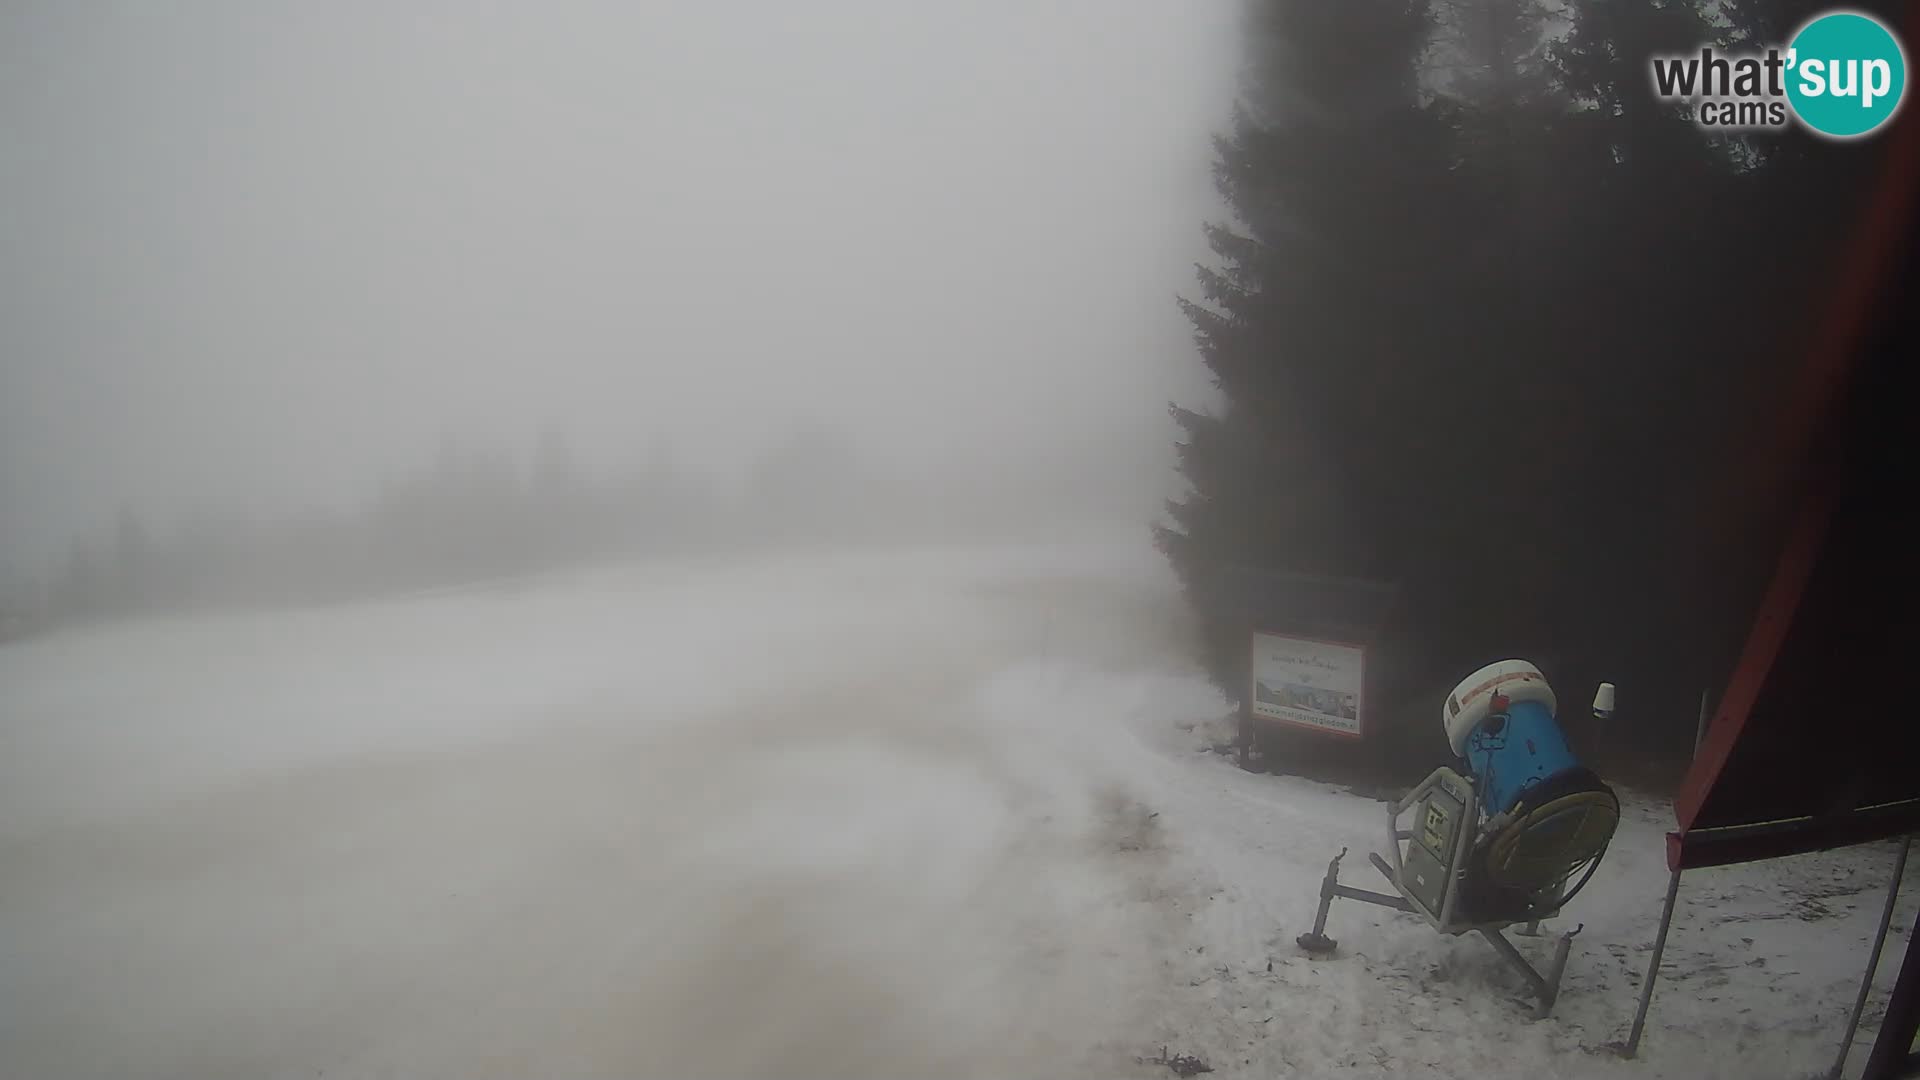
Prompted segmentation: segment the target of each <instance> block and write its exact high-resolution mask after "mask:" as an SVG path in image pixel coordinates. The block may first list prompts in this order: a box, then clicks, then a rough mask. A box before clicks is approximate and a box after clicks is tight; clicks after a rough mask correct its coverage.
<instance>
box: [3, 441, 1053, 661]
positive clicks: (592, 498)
mask: <svg viewBox="0 0 1920 1080" xmlns="http://www.w3.org/2000/svg"><path fill="white" fill-rule="evenodd" d="M921 479H923V478H914V477H898V476H889V475H888V474H886V473H885V472H884V471H883V470H882V469H881V468H880V467H879V466H878V465H876V464H875V463H874V462H873V461H872V460H871V459H870V458H869V456H867V455H865V454H864V453H863V452H862V451H861V450H860V449H859V448H857V447H855V446H854V445H852V444H851V443H850V442H849V441H847V440H846V439H844V438H842V437H841V436H839V435H838V434H837V433H836V432H835V431H833V430H831V429H828V428H825V427H819V426H802V427H798V428H796V429H794V430H793V431H791V432H790V433H788V434H786V435H784V436H782V437H780V438H778V439H776V440H774V441H773V442H772V443H770V444H769V445H768V446H767V447H766V448H765V449H764V450H763V451H762V452H761V453H760V454H759V455H758V456H757V457H756V458H755V459H754V460H753V461H752V462H750V463H749V464H748V465H747V467H746V468H745V469H744V470H733V471H730V472H727V473H725V474H724V475H723V473H722V471H721V470H719V469H713V468H704V467H699V466H696V465H693V464H689V463H686V462H681V461H676V460H675V459H674V457H673V455H672V454H671V453H670V452H669V451H668V450H667V449H666V448H665V447H664V446H663V447H662V448H660V449H659V450H657V451H656V452H655V453H653V454H652V455H651V458H650V459H649V460H647V461H645V462H642V463H640V464H638V465H637V466H634V467H629V468H625V469H604V468H589V467H587V466H584V465H583V464H582V463H581V462H580V461H578V460H577V458H576V455H575V452H574V451H573V449H572V447H571V445H570V443H569V442H568V440H567V439H566V438H565V437H563V436H562V435H560V434H559V433H557V432H549V433H547V434H545V435H543V436H542V437H541V438H540V439H538V440H536V442H535V444H534V445H533V447H532V448H531V449H530V450H528V451H526V452H522V453H519V454H516V453H514V452H512V451H509V450H503V449H499V448H497V447H489V446H486V445H484V444H478V443H473V444H466V445H462V444H459V443H454V442H449V443H447V444H446V445H444V446H443V447H442V449H441V450H440V452H439V453H438V455H437V456H436V457H435V458H434V459H433V460H432V461H431V462H430V463H428V464H426V465H425V466H423V467H420V468H418V469H416V470H414V471H413V472H411V473H409V474H406V475H403V476H400V477H398V478H395V479H392V480H390V481H389V482H387V483H386V484H384V485H382V486H381V488H380V490H379V491H378V493H377V494H375V495H373V496H372V497H370V498H367V499H365V500H364V501H362V502H361V503H360V504H358V505H355V506H350V507H348V508H345V509H340V510H335V511H314V510H309V511H306V512H302V513H298V514H291V515H283V516H277V517H276V516H255V517H241V516H236V515H218V514H209V515H199V516H195V515H187V516H185V517H183V518H180V519H178V520H175V521H172V522H169V523H168V525H167V526H166V527H164V528H161V527H156V526H154V525H153V524H151V523H150V522H149V520H148V518H147V517H146V516H144V515H143V514H141V513H139V512H136V511H135V510H133V509H131V508H127V509H123V510H121V511H120V512H119V513H118V514H117V515H115V516H114V517H113V518H112V519H111V520H110V521H108V522H106V523H105V524H104V525H103V526H102V527H101V528H99V529H98V530H96V531H95V532H93V533H90V534H88V535H84V536H81V537H78V538H76V539H75V540H74V541H73V543H72V544H71V545H70V548H69V550H68V552H67V554H66V556H65V558H64V560H62V562H61V564H60V565H59V566H57V567H55V568H53V569H52V570H51V571H50V572H49V573H45V574H42V575H38V576H29V575H25V574H20V575H18V576H17V577H16V578H15V579H13V580H12V581H10V582H8V583H4V584H5V587H4V588H0V640H4V639H5V638H8V637H14V636H19V635H22V634H26V633H29V632H33V631H39V630H45V629H50V628H54V627H59V626H63V625H70V624H73V623H76V622H85V621H91V620H97V619H103V618H111V617H119V616H125V615H132V614H141V613H147V612H157V611H166V610H179V609H192V608H206V607H232V606H254V605H276V604H299V603H312V602H319V601H332V600H341V599H351V598H354V597H360V596H370V595H380V594H389V593H395V592H404V591H412V590H421V589H431V588H436V587H442V586H449V585H458V584H463V583H469V582H475V581H482V580H487V579H495V578H500V577H505V576H512V575H521V574H529V573H537V572H541V571H545V570H551V569H555V568H559V567H565V566H572V565H579V564H584V563H592V562H597V561H606V560H614V559H624V558H629V557H633V556H650V555H679V554H688V553H705V552H712V551H716V550H726V549H740V548H747V547H753V546H757V545H768V544H782V545H791V544H805V543H809V542H834V543H843V542H847V541H855V540H862V539H873V538H877V537H900V536H936V535H940V534H942V533H948V532H955V531H965V530H968V529H976V530H977V529H978V528H979V527H981V521H980V520H979V518H978V516H976V517H975V518H974V519H973V520H963V519H962V517H961V515H962V514H963V513H975V514H976V515H992V514H998V515H999V516H1000V517H1001V518H1003V519H1011V518H1013V517H1015V516H1017V515H1016V512H1015V511H1014V510H1013V509H1011V508H1008V507H1004V506H994V505H992V504H991V503H990V502H989V501H987V500H983V499H981V498H980V497H979V495H978V493H968V499H967V501H966V503H965V505H964V506H961V507H956V506H955V505H953V501H952V499H951V498H950V496H951V494H952V492H953V491H955V490H956V488H955V486H954V485H953V484H950V483H949V484H942V483H940V482H938V478H935V481H934V482H932V483H922V482H920V480H921ZM943 495H945V496H949V497H942V496H943ZM162 509H163V510H164V509H165V508H162Z"/></svg>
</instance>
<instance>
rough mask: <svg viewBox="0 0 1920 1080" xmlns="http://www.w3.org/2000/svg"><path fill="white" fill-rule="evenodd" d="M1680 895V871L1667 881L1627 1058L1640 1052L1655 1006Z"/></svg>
mask: <svg viewBox="0 0 1920 1080" xmlns="http://www.w3.org/2000/svg"><path fill="white" fill-rule="evenodd" d="M1679 895H1680V871H1678V870H1675V871H1674V872H1673V876H1672V877H1671V878H1669V879H1668V880H1667V903H1666V906H1665V907H1664V908H1663V909H1661V912H1660V933H1659V934H1657V935H1655V936H1654V939H1653V959H1652V960H1650V961H1648V962H1647V977H1646V980H1645V981H1644V982H1642V983H1641V984H1640V1008H1639V1009H1638V1010H1637V1011H1636V1012H1635V1013H1634V1014H1633V1031H1632V1032H1630V1033H1629V1034H1628V1035H1627V1045H1626V1048H1625V1050H1624V1051H1623V1053H1624V1055H1625V1056H1626V1057H1633V1056H1634V1055H1635V1054H1638V1053H1639V1052H1640V1034H1641V1032H1643V1031H1645V1030H1646V1028H1647V1006H1648V1005H1651V1004H1653V980H1654V978H1655V977H1656V976H1658V975H1659V974H1660V954H1661V953H1664V952H1666V951H1667V930H1668V928H1669V927H1671V926H1672V925H1673V901H1674V900H1675V898H1677V897H1678V896H1679Z"/></svg>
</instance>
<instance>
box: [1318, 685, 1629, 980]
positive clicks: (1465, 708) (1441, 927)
mask: <svg viewBox="0 0 1920 1080" xmlns="http://www.w3.org/2000/svg"><path fill="white" fill-rule="evenodd" d="M1613 706H1614V693H1613V686H1612V684H1610V683H1602V684H1601V687H1600V692H1599V693H1598V694H1596V695H1595V696H1594V704H1593V708H1594V715H1595V716H1598V717H1601V718H1603V719H1604V718H1605V717H1607V716H1610V715H1611V714H1612V712H1613ZM1557 709H1558V702H1557V701H1556V700H1555V698H1554V694H1553V688H1552V687H1551V686H1549V685H1548V684H1547V679H1546V676H1545V675H1542V674H1541V673H1540V669H1539V668H1537V667H1535V666H1534V665H1532V664H1530V663H1527V662H1526V661H1524V660H1503V661H1500V662H1499V663H1497V664H1489V665H1487V666H1486V667H1484V668H1481V669H1480V670H1479V671H1476V672H1474V673H1473V674H1472V675H1469V676H1467V677H1466V679H1464V680H1462V681H1461V683H1460V685H1458V686H1456V687H1454V689H1453V692H1452V693H1451V694H1448V695H1447V699H1446V701H1445V703H1444V704H1443V705H1442V706H1441V713H1440V721H1441V726H1442V728H1443V729H1444V730H1445V731H1446V735H1447V745H1448V746H1449V747H1451V748H1452V750H1453V753H1454V754H1455V756H1456V757H1458V758H1459V759H1460V761H1459V765H1460V767H1459V768H1454V767H1449V766H1442V767H1441V768H1438V769H1435V770H1434V771H1433V773H1432V774H1431V775H1429V776H1428V777H1427V778H1426V779H1425V780H1423V781H1421V782H1420V784H1419V785H1418V786H1416V787H1415V788H1414V789H1413V790H1412V791H1411V792H1409V793H1408V794H1407V795H1406V796H1405V797H1403V798H1401V799H1399V800H1397V801H1396V802H1393V803H1392V804H1390V805H1389V806H1388V807H1387V815H1386V816H1387V840H1388V845H1387V851H1388V852H1389V853H1391V856H1392V859H1391V861H1389V860H1388V859H1384V858H1382V857H1380V856H1379V855H1378V854H1373V855H1369V856H1368V858H1369V859H1370V860H1371V861H1372V863H1373V865H1374V867H1375V868H1376V869H1378V870H1379V871H1380V873H1381V874H1383V875H1385V877H1386V879H1387V881H1388V882H1389V883H1390V884H1391V885H1392V886H1393V890H1394V891H1393V893H1381V892H1374V891H1371V890H1368V889H1357V888H1354V887H1352V886H1349V885H1343V884H1341V883H1340V860H1341V859H1342V858H1343V857H1344V856H1345V855H1346V851H1345V850H1342V851H1341V852H1340V854H1339V855H1336V856H1334V858H1333V861H1332V862H1331V863H1329V864H1328V865H1327V874H1326V877H1325V878H1324V879H1323V880H1322V881H1321V883H1320V911H1319V914H1318V915H1317V916H1316V917H1315V918H1314V923H1313V929H1312V931H1310V932H1308V933H1305V934H1301V935H1300V936H1299V937H1298V938H1297V939H1296V940H1297V941H1298V943H1299V945H1300V947H1301V948H1302V949H1303V950H1305V951H1306V952H1307V953H1309V954H1311V955H1314V956H1322V957H1325V956H1331V955H1333V953H1334V952H1335V951H1336V949H1337V948H1338V943H1337V942H1335V941H1334V940H1333V939H1332V938H1330V937H1328V936H1327V934H1326V927H1327V914H1328V911H1329V909H1330V908H1331V907H1332V906H1333V901H1334V900H1335V899H1336V898H1345V899H1349V900H1359V901H1362V902H1364V903H1369V904H1375V905H1378V906H1380V907H1386V908H1392V909H1394V910H1396V911H1405V912H1409V913H1412V914H1417V915H1420V916H1422V917H1424V918H1425V919H1426V920H1427V921H1428V922H1429V923H1431V924H1433V927H1434V929H1436V930H1438V931H1439V932H1441V933H1443V934H1453V935H1457V934H1464V933H1467V932H1469V931H1473V932H1477V933H1479V934H1480V935H1481V936H1482V937H1484V938H1486V939H1487V941H1488V942H1489V943H1490V944H1492V945H1493V946H1494V947H1495V948H1496V949H1497V950H1499V952H1500V954H1501V955H1502V956H1503V957H1505V958H1506V960H1507V961H1508V963H1510V964H1511V965H1513V967H1514V968H1515V969H1516V970H1518V971H1519V972H1520V974H1521V975H1522V976H1523V977H1525V978H1526V980H1527V982H1528V983H1529V985H1531V987H1532V988H1533V990H1534V993H1535V995H1536V997H1537V999H1538V1002H1537V1005H1536V1009H1535V1015H1537V1016H1545V1015H1547V1014H1548V1013H1549V1012H1550V1011H1551V1010H1552V1008H1553V1003H1554V999H1555V998H1556V997H1558V995H1559V992H1560V975H1561V972H1562V971H1563V970H1564V969H1565V967H1566V962H1567V953H1568V950H1569V949H1570V948H1571V946H1572V941H1573V937H1574V935H1575V934H1578V933H1579V932H1580V929H1579V928H1578V927H1576V928H1575V929H1573V930H1571V931H1568V932H1567V933H1564V934H1561V935H1560V939H1559V942H1558V944H1557V945H1556V946H1555V949H1554V954H1553V961H1552V964H1551V965H1550V966H1549V967H1548V969H1547V971H1546V972H1545V973H1544V974H1543V973H1541V972H1539V971H1536V970H1535V969H1534V967H1533V965H1532V964H1530V963H1528V961H1527V959H1526V958H1525V957H1524V956H1522V955H1521V954H1520V951H1519V950H1518V949H1517V948H1516V947H1515V946H1514V944H1513V943H1512V942H1510V941H1508V940H1507V939H1506V937H1504V936H1503V935H1502V934H1501V930H1503V929H1505V928H1506V927H1509V926H1513V925H1515V924H1524V926H1525V929H1523V930H1520V931H1516V933H1522V934H1526V935H1528V936H1532V935H1533V934H1535V933H1536V932H1537V931H1538V928H1539V925H1540V923H1541V921H1542V920H1544V919H1548V918H1551V917H1553V916H1555V915H1558V914H1559V913H1560V911H1561V909H1562V908H1564V907H1565V906H1566V905H1567V902H1568V901H1570V900H1572V899H1573V897H1574V894H1576V893H1578V892H1579V891H1580V890H1581V889H1582V888H1583V887H1585V885H1586V883H1587V882H1588V881H1589V880H1591V879H1592V877H1593V874H1594V871H1595V870H1597V869H1598V868H1599V866H1600V859H1601V856H1602V855H1604V854H1605V853H1606V849H1607V845H1608V844H1609V843H1610V842H1611V841H1612V839H1613V833H1614V829H1615V828H1616V827H1618V825H1619V822H1620V803H1619V800H1618V799H1617V798H1615V796H1614V794H1613V791H1612V790H1611V789H1609V788H1608V787H1607V786H1606V785H1605V784H1603V783H1601V781H1600V778H1599V777H1598V776H1596V775H1594V773H1593V771H1592V770H1590V769H1588V768H1586V767H1585V766H1583V765H1581V764H1580V761H1579V759H1578V758H1576V757H1575V756H1574V754H1573V750H1572V748H1571V747H1570V746H1569V745H1568V743H1567V738H1566V735H1565V733H1563V732H1562V731H1561V730H1560V725H1559V722H1558V720H1557V718H1556V710H1557ZM1409 815H1410V819H1409V820H1407V821H1406V822H1404V823H1403V821H1402V818H1403V817H1409Z"/></svg>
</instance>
